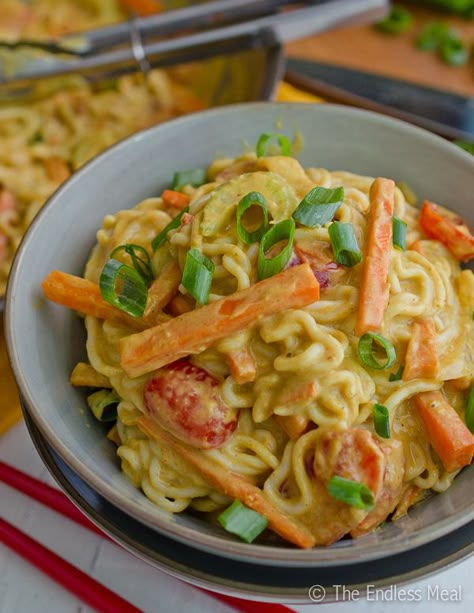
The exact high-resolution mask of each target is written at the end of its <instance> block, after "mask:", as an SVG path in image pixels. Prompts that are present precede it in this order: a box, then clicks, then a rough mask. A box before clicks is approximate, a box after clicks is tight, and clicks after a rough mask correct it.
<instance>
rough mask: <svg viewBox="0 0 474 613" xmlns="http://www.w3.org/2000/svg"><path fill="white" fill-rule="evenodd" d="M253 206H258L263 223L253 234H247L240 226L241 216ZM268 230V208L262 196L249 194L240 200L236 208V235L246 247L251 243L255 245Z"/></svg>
mask: <svg viewBox="0 0 474 613" xmlns="http://www.w3.org/2000/svg"><path fill="white" fill-rule="evenodd" d="M253 206H258V207H260V208H261V210H262V213H263V223H262V225H261V226H260V227H259V228H257V230H254V231H253V232H248V231H247V230H246V229H245V228H244V226H243V224H242V216H243V215H244V213H245V212H246V211H247V210H248V209H250V208H251V207H253ZM267 230H268V207H267V202H266V200H265V198H264V197H263V195H262V194H261V193H260V192H250V193H249V194H247V195H246V196H244V197H243V198H242V200H241V201H240V202H239V204H238V206H237V233H238V235H239V236H240V238H241V239H242V240H243V241H244V243H246V244H247V245H251V244H252V243H257V242H258V241H259V240H260V239H261V238H262V236H263V235H264V234H265V232H266V231H267Z"/></svg>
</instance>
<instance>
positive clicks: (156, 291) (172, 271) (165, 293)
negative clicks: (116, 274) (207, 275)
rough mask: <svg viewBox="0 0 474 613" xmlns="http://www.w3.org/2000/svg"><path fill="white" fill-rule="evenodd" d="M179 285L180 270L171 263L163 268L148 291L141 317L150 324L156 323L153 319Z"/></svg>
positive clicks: (176, 263)
mask: <svg viewBox="0 0 474 613" xmlns="http://www.w3.org/2000/svg"><path fill="white" fill-rule="evenodd" d="M180 283H181V269H180V267H179V264H178V262H175V261H173V262H171V263H170V264H168V266H166V267H165V269H164V270H163V272H162V273H161V275H160V276H159V277H157V278H156V279H155V280H154V281H153V283H152V284H151V285H150V287H149V289H148V299H147V303H146V308H145V313H144V314H143V317H144V319H145V320H146V321H148V322H150V323H156V321H154V318H155V317H156V316H157V315H158V313H159V311H161V310H162V309H163V308H164V307H165V306H166V305H167V304H168V302H169V301H170V300H171V298H173V296H174V295H175V294H176V292H177V291H178V287H179V284H180Z"/></svg>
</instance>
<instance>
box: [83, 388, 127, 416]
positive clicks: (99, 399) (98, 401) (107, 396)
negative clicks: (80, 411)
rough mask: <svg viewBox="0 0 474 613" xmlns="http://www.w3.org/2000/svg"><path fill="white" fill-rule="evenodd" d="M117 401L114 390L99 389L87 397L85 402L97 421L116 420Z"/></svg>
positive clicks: (118, 400) (118, 398)
mask: <svg viewBox="0 0 474 613" xmlns="http://www.w3.org/2000/svg"><path fill="white" fill-rule="evenodd" d="M119 402H120V397H119V396H118V394H117V392H116V391H115V390H105V389H104V390H99V391H98V392H94V393H93V394H91V395H90V396H88V397H87V404H88V405H89V408H90V410H91V411H92V413H93V414H94V417H95V418H96V419H97V420H98V421H116V419H117V405H118V403H119Z"/></svg>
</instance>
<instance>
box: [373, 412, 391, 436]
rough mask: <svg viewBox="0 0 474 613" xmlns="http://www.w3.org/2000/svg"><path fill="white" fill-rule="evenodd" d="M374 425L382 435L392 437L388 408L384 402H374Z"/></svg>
mask: <svg viewBox="0 0 474 613" xmlns="http://www.w3.org/2000/svg"><path fill="white" fill-rule="evenodd" d="M374 427H375V432H377V434H378V435H379V436H380V437H382V438H390V419H389V417H388V409H387V407H384V405H383V404H374Z"/></svg>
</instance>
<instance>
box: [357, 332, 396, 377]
mask: <svg viewBox="0 0 474 613" xmlns="http://www.w3.org/2000/svg"><path fill="white" fill-rule="evenodd" d="M374 345H376V346H377V347H378V348H380V349H382V350H383V353H384V359H383V360H382V361H380V360H379V359H378V358H377V357H376V355H375V351H376V347H374ZM358 351H359V357H360V360H361V362H362V363H363V364H364V365H365V366H368V367H369V368H375V369H376V370H383V369H385V368H390V367H391V366H393V365H394V363H395V360H396V358H397V355H396V353H395V347H394V346H393V345H392V343H391V342H390V341H389V340H388V339H387V338H385V337H384V336H382V335H381V334H375V332H366V333H365V334H363V335H362V336H361V337H360V339H359V346H358Z"/></svg>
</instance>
